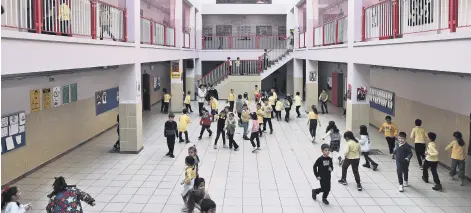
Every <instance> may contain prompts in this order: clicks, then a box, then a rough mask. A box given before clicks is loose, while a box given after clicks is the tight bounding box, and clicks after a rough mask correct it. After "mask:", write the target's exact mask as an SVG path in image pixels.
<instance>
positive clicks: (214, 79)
mask: <svg viewBox="0 0 471 213" xmlns="http://www.w3.org/2000/svg"><path fill="white" fill-rule="evenodd" d="M260 63H261V61H260V60H231V61H230V62H229V61H225V62H223V63H222V64H220V65H219V66H217V67H216V68H214V69H213V70H211V71H209V73H208V74H206V75H204V76H203V77H202V78H201V79H200V84H206V85H216V84H217V83H219V82H221V81H222V80H224V79H225V78H226V77H227V76H229V75H258V74H259V67H260ZM231 64H232V65H231Z"/></svg>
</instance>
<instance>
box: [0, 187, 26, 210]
mask: <svg viewBox="0 0 471 213" xmlns="http://www.w3.org/2000/svg"><path fill="white" fill-rule="evenodd" d="M20 196H21V191H20V189H19V188H18V187H16V186H12V187H8V186H7V187H5V188H4V189H3V191H2V212H5V213H24V212H26V211H29V210H31V209H32V208H31V204H26V205H24V204H20V202H19V200H20Z"/></svg>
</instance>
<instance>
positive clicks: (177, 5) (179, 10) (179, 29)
mask: <svg viewBox="0 0 471 213" xmlns="http://www.w3.org/2000/svg"><path fill="white" fill-rule="evenodd" d="M171 1H172V3H171V4H170V17H171V18H172V19H173V21H174V27H175V47H179V48H181V47H183V19H182V18H183V0H171ZM138 2H139V1H138Z"/></svg>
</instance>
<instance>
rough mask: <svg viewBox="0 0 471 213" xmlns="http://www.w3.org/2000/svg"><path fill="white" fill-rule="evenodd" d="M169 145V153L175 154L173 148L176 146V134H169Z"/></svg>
mask: <svg viewBox="0 0 471 213" xmlns="http://www.w3.org/2000/svg"><path fill="white" fill-rule="evenodd" d="M167 147H168V153H169V154H172V155H173V149H174V148H175V136H174V135H173V136H167Z"/></svg>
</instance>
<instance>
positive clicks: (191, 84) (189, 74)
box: [186, 59, 197, 100]
mask: <svg viewBox="0 0 471 213" xmlns="http://www.w3.org/2000/svg"><path fill="white" fill-rule="evenodd" d="M190 60H193V65H196V64H195V59H190ZM195 74H196V67H195V66H194V67H193V68H188V67H187V68H186V92H188V91H190V92H191V96H190V97H192V100H193V98H194V94H195V83H196V82H197V79H196V78H195Z"/></svg>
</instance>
